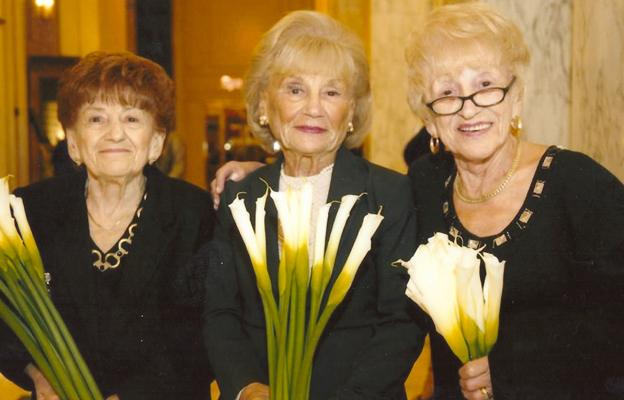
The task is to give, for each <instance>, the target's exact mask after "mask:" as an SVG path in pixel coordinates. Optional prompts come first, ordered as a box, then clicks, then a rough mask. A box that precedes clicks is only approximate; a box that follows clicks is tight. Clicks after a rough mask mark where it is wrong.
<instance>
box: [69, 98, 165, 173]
mask: <svg viewBox="0 0 624 400" xmlns="http://www.w3.org/2000/svg"><path fill="white" fill-rule="evenodd" d="M164 140H165V133H164V132H158V131H156V128H155V124H154V118H153V116H152V115H151V114H150V113H149V112H147V111H145V110H142V109H140V108H136V107H132V106H124V105H121V104H119V103H112V104H111V103H106V102H102V101H99V100H96V101H94V102H93V103H87V104H84V105H83V106H82V107H81V108H80V111H79V112H78V118H77V120H76V123H75V124H74V126H73V127H72V128H70V129H67V141H68V149H69V154H70V156H71V158H72V159H73V160H74V161H75V162H77V163H79V164H80V163H84V164H85V166H86V167H87V171H88V173H89V174H90V175H92V176H94V177H104V178H126V177H132V176H136V175H138V174H140V173H141V172H142V170H143V167H145V165H146V164H147V163H148V162H153V161H155V160H156V159H157V158H158V157H159V156H160V153H161V151H162V148H163V143H164Z"/></svg>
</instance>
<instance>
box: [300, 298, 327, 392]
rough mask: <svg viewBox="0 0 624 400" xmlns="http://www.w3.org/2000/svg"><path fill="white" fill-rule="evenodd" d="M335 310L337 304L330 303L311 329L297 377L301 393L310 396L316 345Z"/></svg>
mask: <svg viewBox="0 0 624 400" xmlns="http://www.w3.org/2000/svg"><path fill="white" fill-rule="evenodd" d="M335 310H336V306H331V305H328V306H326V307H325V309H324V310H323V312H322V313H321V316H320V317H319V320H318V322H317V324H316V326H315V327H314V329H312V330H311V332H312V333H311V334H310V335H309V339H308V340H307V341H306V346H305V350H304V353H303V359H302V360H301V373H300V374H299V376H298V377H297V386H298V387H299V394H300V395H305V396H309V393H310V383H311V376H312V362H313V361H314V354H315V353H316V347H317V346H318V342H319V340H320V339H321V336H322V334H323V331H324V330H325V327H326V326H327V323H328V322H329V319H330V318H331V316H332V314H333V312H334V311H335ZM302 398H303V397H302ZM306 398H307V397H306Z"/></svg>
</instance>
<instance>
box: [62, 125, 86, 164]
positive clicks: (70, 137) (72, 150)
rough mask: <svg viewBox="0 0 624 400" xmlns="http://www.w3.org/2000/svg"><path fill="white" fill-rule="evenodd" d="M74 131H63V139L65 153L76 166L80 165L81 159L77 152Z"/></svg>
mask: <svg viewBox="0 0 624 400" xmlns="http://www.w3.org/2000/svg"><path fill="white" fill-rule="evenodd" d="M76 135H77V133H76V131H74V130H73V129H66V130H65V138H66V140H67V152H68V153H69V157H70V158H71V159H72V161H73V162H75V163H76V165H80V164H82V157H81V156H80V151H79V150H78V144H77V143H76Z"/></svg>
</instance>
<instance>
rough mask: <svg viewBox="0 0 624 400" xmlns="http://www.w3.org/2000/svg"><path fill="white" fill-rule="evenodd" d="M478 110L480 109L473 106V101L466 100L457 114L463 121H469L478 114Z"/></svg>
mask: <svg viewBox="0 0 624 400" xmlns="http://www.w3.org/2000/svg"><path fill="white" fill-rule="evenodd" d="M480 108H481V107H479V106H477V105H476V104H475V102H474V100H473V99H468V100H466V101H464V105H463V107H462V108H461V110H459V112H458V114H459V115H461V116H462V117H463V118H465V119H470V118H472V117H474V116H475V115H476V114H478V113H479V111H480Z"/></svg>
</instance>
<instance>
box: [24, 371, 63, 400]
mask: <svg viewBox="0 0 624 400" xmlns="http://www.w3.org/2000/svg"><path fill="white" fill-rule="evenodd" d="M24 371H25V372H26V375H28V376H29V377H30V379H32V381H33V384H34V385H35V392H36V393H37V400H61V398H60V397H59V396H58V395H57V394H56V392H55V391H54V389H52V386H51V385H50V382H48V380H47V379H46V378H45V376H43V374H42V373H41V371H39V368H37V367H35V366H34V365H33V364H28V366H26V369H25V370H24Z"/></svg>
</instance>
